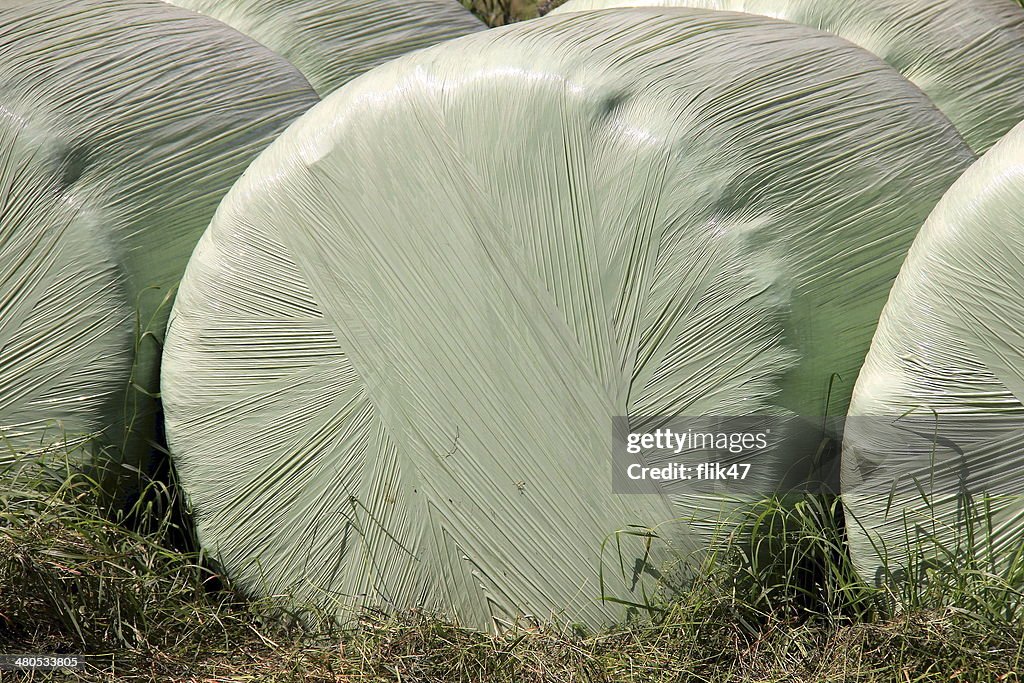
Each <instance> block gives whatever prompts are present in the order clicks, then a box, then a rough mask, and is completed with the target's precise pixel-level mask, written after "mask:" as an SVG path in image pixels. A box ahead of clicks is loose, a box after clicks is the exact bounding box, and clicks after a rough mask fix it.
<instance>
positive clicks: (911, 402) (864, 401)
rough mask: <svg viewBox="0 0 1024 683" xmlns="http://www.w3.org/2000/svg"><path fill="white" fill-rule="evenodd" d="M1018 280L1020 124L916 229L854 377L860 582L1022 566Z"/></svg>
mask: <svg viewBox="0 0 1024 683" xmlns="http://www.w3.org/2000/svg"><path fill="white" fill-rule="evenodd" d="M1022 282H1024V125H1020V126H1017V127H1016V128H1015V129H1014V130H1013V131H1011V132H1010V133H1009V134H1007V136H1006V137H1005V138H1004V139H1003V140H1001V141H1000V142H999V143H998V144H996V146H994V147H993V148H992V149H991V150H989V152H988V153H987V154H986V155H985V156H984V157H983V158H982V159H981V160H980V161H978V162H977V163H976V164H975V165H974V166H972V167H971V168H970V169H969V170H968V171H967V172H966V173H965V174H964V175H963V177H962V178H960V179H959V180H958V181H957V182H956V184H955V185H953V187H952V188H950V190H949V192H947V193H946V196H945V197H943V199H942V202H941V203H940V204H939V205H938V206H937V207H936V209H935V211H934V212H933V213H932V215H931V217H930V218H929V219H928V222H927V223H925V225H924V227H923V228H922V229H921V233H920V235H919V236H918V238H917V240H916V241H915V242H914V245H913V248H912V249H911V250H910V254H909V256H908V257H907V261H906V264H905V265H904V266H903V269H902V270H901V271H900V275H899V279H897V281H896V284H895V285H894V286H893V290H892V295H891V297H890V299H889V302H888V303H887V304H886V307H885V311H884V312H883V314H882V317H881V320H880V322H879V325H878V331H877V333H876V335H875V339H874V341H873V342H872V345H871V351H870V353H869V354H868V357H867V360H866V362H865V364H864V369H863V370H862V371H861V375H860V378H859V379H858V380H857V385H856V389H855V391H854V395H853V401H852V404H851V406H850V417H849V419H848V427H847V434H846V439H845V443H844V449H843V499H844V502H845V504H846V507H847V510H848V512H849V514H848V517H849V518H850V519H851V520H852V521H851V523H850V529H849V534H850V547H851V551H852V553H853V557H854V560H855V562H856V563H857V566H858V568H859V569H860V571H861V572H862V573H863V574H864V575H865V578H868V579H871V580H876V579H877V580H883V579H885V578H886V572H887V569H888V571H891V572H892V574H893V575H899V574H900V573H905V572H909V573H911V574H912V575H913V576H915V577H919V576H920V574H921V573H922V572H925V571H926V570H927V569H929V568H935V567H936V566H944V565H945V566H948V565H949V564H951V563H964V562H966V561H967V560H968V559H972V560H977V561H981V562H982V563H983V564H982V565H981V566H983V567H986V568H990V569H993V570H995V571H1000V572H1001V571H1003V570H1005V568H1006V565H1007V563H1009V562H1011V561H1016V562H1020V558H1019V557H1015V556H1016V553H1018V552H1019V549H1020V547H1021V543H1022V542H1024V498H1022V496H1021V487H1020V482H1021V473H1020V468H1021V466H1020V457H1021V456H1020V453H1021V447H1022V445H1024V438H1022V436H1021V426H1022V425H1024V338H1022V336H1021V334H1022V330H1024V304H1022V302H1021V298H1020V295H1019V292H1020V289H1021V283H1022ZM887 565H888V568H887Z"/></svg>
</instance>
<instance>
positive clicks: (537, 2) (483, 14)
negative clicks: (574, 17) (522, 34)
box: [461, 0, 566, 26]
mask: <svg viewBox="0 0 1024 683" xmlns="http://www.w3.org/2000/svg"><path fill="white" fill-rule="evenodd" d="M461 1H462V4H463V5H464V6H465V7H466V8H467V9H470V10H472V11H473V13H474V14H476V15H477V16H478V17H480V18H481V19H482V20H483V21H484V22H485V23H486V24H488V25H489V26H502V25H504V24H511V23H513V22H516V21H523V20H525V19H534V18H536V17H537V16H539V15H543V14H545V13H547V12H548V11H549V10H552V9H554V8H555V7H558V6H559V5H561V4H562V3H563V2H565V1H566V0H461Z"/></svg>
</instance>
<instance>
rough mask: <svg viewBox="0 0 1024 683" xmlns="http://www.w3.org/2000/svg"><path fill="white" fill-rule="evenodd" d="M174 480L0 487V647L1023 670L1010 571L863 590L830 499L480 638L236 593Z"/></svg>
mask: <svg viewBox="0 0 1024 683" xmlns="http://www.w3.org/2000/svg"><path fill="white" fill-rule="evenodd" d="M175 491H176V489H175V487H174V486H172V485H166V484H161V483H157V482H150V483H149V485H148V486H147V487H146V488H145V490H144V495H143V496H142V497H141V499H140V502H139V503H138V504H137V505H136V506H135V507H134V508H132V509H130V510H128V511H126V512H124V511H119V510H116V509H111V508H110V507H108V506H107V505H106V504H105V503H104V502H103V501H104V500H105V498H104V496H103V495H102V493H101V492H100V490H99V487H98V486H97V484H95V483H94V482H93V481H91V480H90V479H89V478H87V477H85V476H83V475H80V474H75V473H74V472H72V471H70V470H68V469H66V468H64V467H56V468H52V467H51V468H49V469H47V470H43V471H35V472H34V473H32V474H30V475H29V474H24V475H22V476H21V477H20V478H19V479H18V480H17V481H15V482H14V484H13V485H12V486H10V487H9V488H7V489H5V491H4V492H3V493H2V494H0V652H8V653H16V652H17V653H86V654H89V655H91V658H90V668H89V670H88V671H87V672H85V673H84V674H82V676H81V677H80V678H79V679H77V680H85V681H119V682H120V681H125V682H127V681H208V680H237V681H265V682H274V681H368V682H369V681H373V682H377V681H380V682H383V681H394V682H396V683H397V682H399V681H401V682H408V681H423V682H435V681H436V682H438V683H441V682H442V681H443V682H453V681H467V682H470V681H473V682H477V681H488V682H490V681H493V682H501V683H504V682H508V683H511V682H512V681H538V682H540V681H552V682H569V681H580V682H583V683H591V682H603V681H607V682H612V681H632V682H637V683H640V682H641V681H665V682H668V681H747V680H754V681H893V680H899V681H928V680H935V681H939V680H942V681H946V680H960V681H998V680H1005V681H1014V680H1018V679H1017V678H1014V674H1012V673H1011V672H1013V671H1017V670H1019V669H1020V668H1021V665H1022V664H1024V662H1022V661H1021V660H1022V647H1024V619H1021V618H1020V617H1021V614H1020V611H1019V593H1018V592H1017V591H1016V587H1015V586H1013V585H1009V584H1008V583H1007V581H1008V579H1007V577H1006V576H1002V577H999V576H995V575H993V574H992V573H990V572H984V571H979V570H978V567H973V568H972V567H970V566H968V565H965V564H963V563H960V564H958V565H957V566H962V567H963V570H959V569H958V570H954V571H951V572H949V573H947V574H944V575H942V577H941V580H933V581H932V582H931V583H930V584H929V586H928V589H927V590H923V591H918V590H913V591H911V590H909V589H908V588H906V587H905V585H904V587H901V584H896V585H894V586H893V587H888V588H887V587H881V588H879V587H871V586H867V585H865V584H863V583H861V582H860V581H859V580H858V579H857V577H856V574H855V573H854V571H853V569H852V567H851V566H850V562H849V560H848V559H847V557H846V552H845V547H844V541H843V534H842V525H841V519H840V515H841V513H840V510H839V506H838V503H837V502H836V501H835V500H832V501H830V502H823V501H816V500H808V501H804V502H802V503H799V504H797V505H796V506H793V507H785V506H782V505H780V504H779V503H777V502H773V501H767V502H765V503H762V504H759V505H757V506H756V507H755V508H754V509H753V510H752V511H751V514H750V516H749V522H748V523H747V525H746V526H745V528H744V529H743V531H742V532H741V533H738V534H737V535H736V536H735V537H732V538H726V539H723V541H722V542H721V543H720V544H719V546H718V550H716V552H715V553H712V554H711V555H710V556H709V557H708V559H707V563H706V566H704V567H703V568H702V569H701V570H700V571H699V572H698V574H697V578H696V579H694V580H692V581H688V582H687V584H686V585H685V586H684V587H681V588H680V589H679V592H678V593H677V594H676V595H675V596H674V597H673V598H672V599H671V600H666V601H661V602H654V603H652V604H651V605H650V606H651V610H650V615H651V616H650V617H647V618H643V619H638V620H635V621H634V622H633V623H630V624H628V625H624V626H622V627H620V628H617V629H613V630H610V631H607V632H602V633H592V634H581V633H579V632H578V631H576V630H573V629H561V630H560V629H550V630H524V631H519V632H515V633H509V634H505V635H502V636H490V635H485V634H481V633H477V632H474V631H470V630H466V629H461V628H458V627H457V626H454V625H452V624H450V623H447V622H445V621H443V620H439V619H434V618H431V617H430V615H422V614H402V615H397V616H394V615H378V614H365V615H363V618H362V619H361V621H360V624H359V625H358V627H356V628H348V629H340V628H333V627H330V626H329V625H328V622H327V620H325V619H323V618H320V619H316V618H314V619H312V620H308V621H300V620H299V619H297V618H296V617H295V616H293V615H292V614H291V613H289V612H288V611H287V610H285V609H284V607H283V604H284V603H283V602H280V601H278V600H273V599H268V600H265V601H253V600H247V599H245V598H244V597H243V596H241V595H239V594H238V593H236V592H235V591H234V590H232V587H231V585H230V582H228V581H227V580H225V579H224V578H223V577H222V576H220V574H219V573H218V572H217V571H216V570H215V569H214V568H211V566H210V563H209V562H207V561H206V559H205V558H204V557H203V556H202V555H201V554H199V553H197V552H196V551H195V550H194V548H195V539H194V537H193V534H192V532H191V530H190V526H189V524H188V522H187V516H185V515H183V514H182V510H181V501H180V500H179V499H178V498H177V494H176V493H175ZM748 534H749V539H750V540H741V539H743V538H746V536H747V535H748ZM1014 580H1015V578H1014ZM900 605H905V606H907V605H909V609H902V608H901V607H900ZM3 680H7V679H6V678H5V679H3ZM36 680H45V679H44V678H42V677H37V678H36Z"/></svg>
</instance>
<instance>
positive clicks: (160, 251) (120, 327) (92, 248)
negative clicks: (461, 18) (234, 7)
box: [0, 0, 318, 465]
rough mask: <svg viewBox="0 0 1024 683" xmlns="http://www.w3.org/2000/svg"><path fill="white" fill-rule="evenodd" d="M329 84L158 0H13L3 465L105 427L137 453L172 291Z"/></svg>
mask: <svg viewBox="0 0 1024 683" xmlns="http://www.w3.org/2000/svg"><path fill="white" fill-rule="evenodd" d="M317 101H318V98H317V97H316V94H315V93H314V92H313V90H312V89H311V88H310V87H309V84H308V83H307V82H306V81H305V79H304V78H303V77H302V75H301V74H300V73H299V72H298V71H296V70H295V69H294V68H293V67H292V66H291V65H290V64H288V63H287V62H286V61H285V60H284V59H282V58H281V57H279V56H277V55H275V54H274V53H272V52H271V51H269V50H268V49H267V48H265V47H263V46H261V45H259V44H257V43H255V42H253V41H252V40H250V39H249V38H246V37H245V36H242V35H240V34H238V33H237V32H236V31H234V30H233V29H230V28H228V27H227V26H225V25H223V24H221V23H219V22H216V21H213V20H212V19H208V18H206V17H200V16H197V15H195V14H193V13H191V12H188V11H186V10H183V9H179V8H176V7H171V6H168V5H166V4H164V3H162V2H159V1H157V0H153V1H152V2H149V1H147V0H78V1H70V2H69V1H66V0H65V1H61V2H56V1H54V2H47V1H36V2H18V3H10V2H7V3H0V158H2V160H3V163H2V166H0V177H2V182H3V184H2V190H0V206H2V211H0V437H2V451H0V465H10V464H11V463H12V462H18V461H20V460H22V459H23V458H24V455H25V454H26V453H37V452H41V451H46V450H48V449H49V448H51V447H56V448H58V449H60V450H63V449H65V448H67V447H69V446H74V445H75V444H78V443H81V442H82V441H83V440H89V439H91V437H93V436H97V435H99V434H100V433H101V432H102V438H99V439H97V440H95V441H94V446H95V447H96V448H107V447H109V448H110V450H109V454H110V455H111V457H114V456H117V457H119V456H120V455H125V456H126V457H127V458H128V459H129V460H130V461H132V462H138V461H139V459H140V458H141V456H142V455H143V454H144V453H145V452H146V450H145V449H146V448H147V446H146V442H147V441H148V440H149V439H151V438H152V437H153V428H154V424H153V422H154V420H153V406H152V401H151V399H150V398H149V397H148V394H152V393H154V392H155V391H156V390H157V388H158V385H159V382H158V377H157V359H158V358H159V341H160V340H161V339H162V336H163V331H164V322H165V321H166V318H167V315H168V314H169V312H170V301H169V299H168V297H169V296H170V294H171V293H172V292H173V288H174V287H175V285H176V284H177V282H178V280H179V278H180V276H181V273H182V272H183V271H184V269H185V263H186V262H187V260H188V257H189V255H190V254H191V251H192V249H193V247H194V246H195V243H196V241H198V239H199V236H200V235H201V234H202V231H203V229H204V228H205V227H206V226H207V225H208V224H209V221H210V218H211V217H212V215H213V212H214V209H215V208H216V206H217V204H218V203H219V201H220V199H221V198H222V197H223V195H224V194H225V193H226V192H227V190H228V188H229V187H230V186H231V184H232V183H233V182H234V181H235V180H236V179H237V178H238V176H239V175H241V173H242V171H243V170H244V169H245V167H246V165H247V164H248V163H249V162H250V161H251V160H252V159H253V158H254V157H255V156H256V154H257V153H258V152H259V151H261V150H262V149H263V148H264V147H265V146H266V145H267V144H268V143H269V142H270V140H271V139H273V138H274V137H275V136H276V134H277V133H279V132H280V131H281V130H283V129H284V128H285V126H286V125H287V124H288V123H289V122H290V121H291V120H293V119H294V118H296V117H297V116H298V115H299V114H301V113H302V112H304V111H305V110H306V109H308V108H309V107H310V106H311V105H312V104H315V103H316V102H317ZM146 331H148V332H150V333H152V334H151V335H149V336H145V337H144V338H141V339H140V337H142V333H143V332H146ZM136 351H138V352H136ZM130 384H132V385H134V387H137V388H134V387H133V388H129V386H130ZM144 392H145V393H144ZM122 448H124V449H125V450H126V452H123V453H122V452H121V451H122Z"/></svg>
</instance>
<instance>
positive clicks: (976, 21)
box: [553, 0, 1024, 153]
mask: <svg viewBox="0 0 1024 683" xmlns="http://www.w3.org/2000/svg"><path fill="white" fill-rule="evenodd" d="M655 6H656V7H697V8H705V9H715V10H731V11H736V12H749V13H751V14H761V15H765V16H769V17H776V18H779V19H785V20H786V21H792V22H795V23H798V24H803V25H805V26H810V27H812V28H817V29H821V30H822V31H828V32H829V33H834V34H836V35H838V36H842V37H843V38H846V39H847V40H849V41H850V42H853V43H856V44H857V45H860V46H861V47H863V48H865V49H866V50H869V51H870V52H873V53H875V54H876V55H878V56H879V57H881V58H882V59H884V60H885V61H886V62H888V63H889V65H890V66H892V67H893V68H895V69H897V70H898V71H899V72H900V73H902V74H903V75H904V76H906V77H907V78H908V79H909V80H910V81H912V82H913V83H915V84H916V85H917V86H918V87H920V88H921V89H922V90H923V91H924V92H925V93H927V95H928V96H929V97H930V98H931V99H932V101H933V102H935V104H936V105H937V106H938V107H939V109H941V110H942V112H943V113H944V114H946V116H948V117H949V118H950V120H952V121H953V123H954V124H955V125H956V127H957V128H958V129H959V130H960V133H961V135H963V136H964V139H965V140H967V142H968V143H969V144H970V145H971V146H972V147H973V148H974V149H975V151H977V152H978V153H981V152H984V151H985V150H987V149H988V148H989V147H991V146H992V144H993V143H995V141H996V140H998V139H999V138H1000V137H1002V136H1003V134H1005V133H1006V132H1007V131H1008V130H1010V128H1012V127H1013V126H1015V125H1017V123H1018V122H1019V121H1021V120H1022V119H1024V68H1022V67H1021V64H1022V63H1024V10H1022V9H1021V7H1020V5H1018V4H1017V3H1016V2H1015V1H1014V0H970V2H964V1H963V0H857V1H856V2H846V1H845V0H569V2H567V3H565V4H564V5H562V6H560V7H558V8H557V9H556V10H554V12H553V14H560V13H566V12H577V11H583V10H597V9H608V8H614V7H655Z"/></svg>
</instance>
